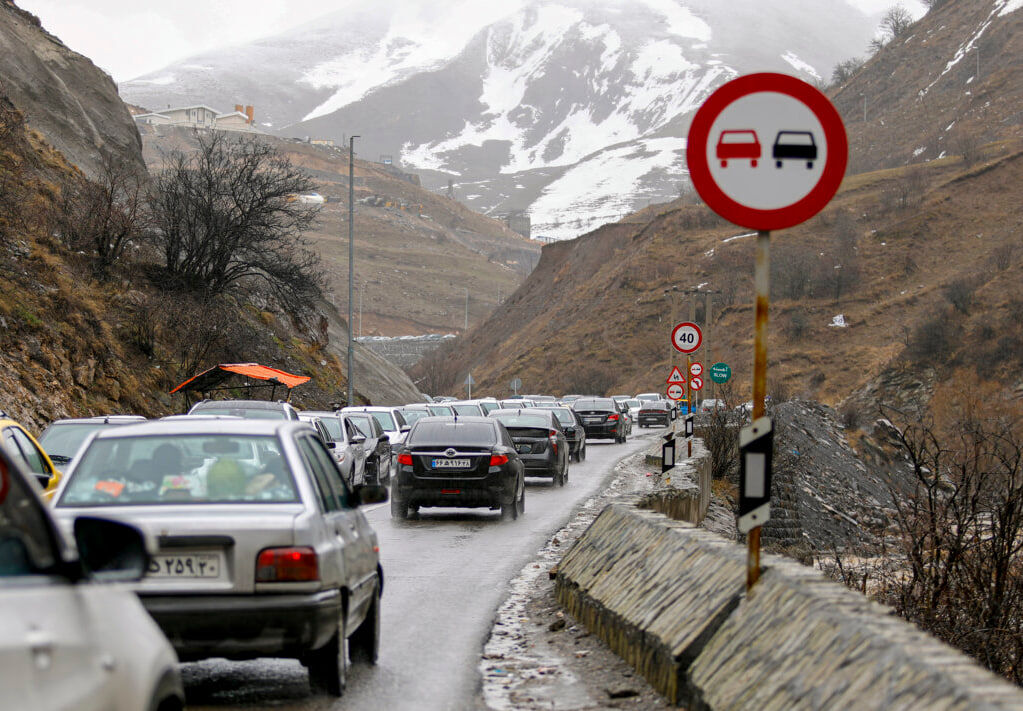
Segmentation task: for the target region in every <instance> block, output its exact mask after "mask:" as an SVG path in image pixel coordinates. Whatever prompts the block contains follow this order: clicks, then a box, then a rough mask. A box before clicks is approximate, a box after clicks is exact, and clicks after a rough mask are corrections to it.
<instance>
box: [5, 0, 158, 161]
mask: <svg viewBox="0 0 1023 711" xmlns="http://www.w3.org/2000/svg"><path fill="white" fill-rule="evenodd" d="M0 94H6V95H7V97H8V98H9V99H10V100H11V102H12V103H13V104H14V105H15V106H17V107H18V109H19V110H21V112H22V113H23V114H24V115H25V119H26V121H27V123H28V125H29V126H30V127H31V128H33V129H35V130H36V131H38V132H39V133H40V134H42V136H43V137H44V138H45V139H46V141H47V142H48V143H49V144H50V145H51V146H53V147H54V148H56V149H57V150H59V151H60V152H61V153H63V154H64V157H65V158H66V159H67V160H68V161H69V162H70V163H72V164H74V165H76V166H78V168H79V169H81V170H82V172H84V173H85V174H86V175H88V176H90V177H94V176H96V175H97V174H98V173H99V171H100V169H101V166H102V165H103V161H104V160H115V161H119V162H123V161H127V162H129V163H132V164H134V165H135V166H136V167H137V168H138V169H139V170H140V171H141V170H145V164H144V163H143V162H142V140H141V139H140V138H139V134H138V131H137V130H136V128H135V122H134V121H133V120H132V118H131V114H130V113H129V112H128V107H127V106H126V105H125V104H124V102H122V101H121V98H120V97H119V96H118V94H117V85H116V84H114V80H113V79H111V78H110V76H109V75H108V74H106V73H105V72H103V70H101V69H99V68H98V67H97V66H96V65H95V64H93V63H92V62H91V61H90V60H89V59H88V58H86V57H83V56H82V55H80V54H78V53H77V52H73V51H71V50H70V49H68V48H67V47H66V46H65V45H64V43H63V42H61V41H60V40H59V39H57V38H56V37H54V36H53V35H51V34H50V33H49V32H47V31H46V30H45V29H43V27H42V25H41V24H40V22H39V19H38V18H37V17H35V15H32V14H31V13H29V12H26V11H25V10H22V9H20V8H18V7H17V6H16V5H15V4H14V3H13V2H12V0H0Z"/></svg>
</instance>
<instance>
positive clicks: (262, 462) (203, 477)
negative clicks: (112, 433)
mask: <svg viewBox="0 0 1023 711" xmlns="http://www.w3.org/2000/svg"><path fill="white" fill-rule="evenodd" d="M296 501H298V495H297V491H296V488H295V481H294V478H293V477H292V474H291V471H290V469H289V468H288V465H287V461H286V460H285V458H284V456H283V454H282V453H281V447H280V442H279V441H278V439H277V438H276V437H273V436H268V435H264V436H248V435H223V434H201V435H180V434H174V435H147V436H139V437H116V438H109V439H95V440H93V441H92V443H91V444H90V445H89V447H88V448H87V449H86V450H85V452H84V453H83V454H82V460H81V462H80V463H79V465H78V466H77V467H75V469H74V470H73V471H72V472H71V474H70V478H69V480H68V483H67V486H66V488H65V489H64V491H63V493H62V494H61V497H60V500H59V501H58V502H57V506H58V507H82V506H110V507H115V506H146V505H168V504H232V503H290V502H296Z"/></svg>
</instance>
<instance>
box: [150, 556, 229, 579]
mask: <svg viewBox="0 0 1023 711" xmlns="http://www.w3.org/2000/svg"><path fill="white" fill-rule="evenodd" d="M147 575H148V576H149V577H150V578H219V577H220V556H219V555H217V554H216V553H190V554H187V555H154V556H153V559H152V560H151V561H149V570H148V572H147Z"/></svg>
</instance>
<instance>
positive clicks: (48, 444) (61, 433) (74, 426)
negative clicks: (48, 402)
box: [39, 422, 110, 457]
mask: <svg viewBox="0 0 1023 711" xmlns="http://www.w3.org/2000/svg"><path fill="white" fill-rule="evenodd" d="M109 426H110V425H104V424H103V423H101V422H93V423H82V422H68V423H66V424H52V425H50V426H49V427H47V428H46V431H45V432H43V434H42V435H41V436H40V437H39V444H40V445H42V447H43V449H45V450H46V453H47V454H49V455H50V456H51V457H52V456H53V455H57V456H59V457H73V456H75V452H77V451H78V448H79V447H81V446H82V442H84V441H85V438H86V437H88V436H89V435H90V434H91V433H93V432H95V431H96V430H100V429H103V428H104V427H109Z"/></svg>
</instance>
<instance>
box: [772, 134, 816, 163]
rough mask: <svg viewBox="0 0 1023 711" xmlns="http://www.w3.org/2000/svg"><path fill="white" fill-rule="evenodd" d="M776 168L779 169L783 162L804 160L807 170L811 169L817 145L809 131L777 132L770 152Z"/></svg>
mask: <svg viewBox="0 0 1023 711" xmlns="http://www.w3.org/2000/svg"><path fill="white" fill-rule="evenodd" d="M771 157H772V158H774V165H775V167H776V168H781V166H782V161H783V160H789V159H791V160H805V161H806V167H807V168H813V162H814V161H815V160H817V143H816V142H815V141H814V139H813V134H812V133H810V132H809V131H778V136H777V137H776V138H775V139H774V147H773V149H772V151H771Z"/></svg>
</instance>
